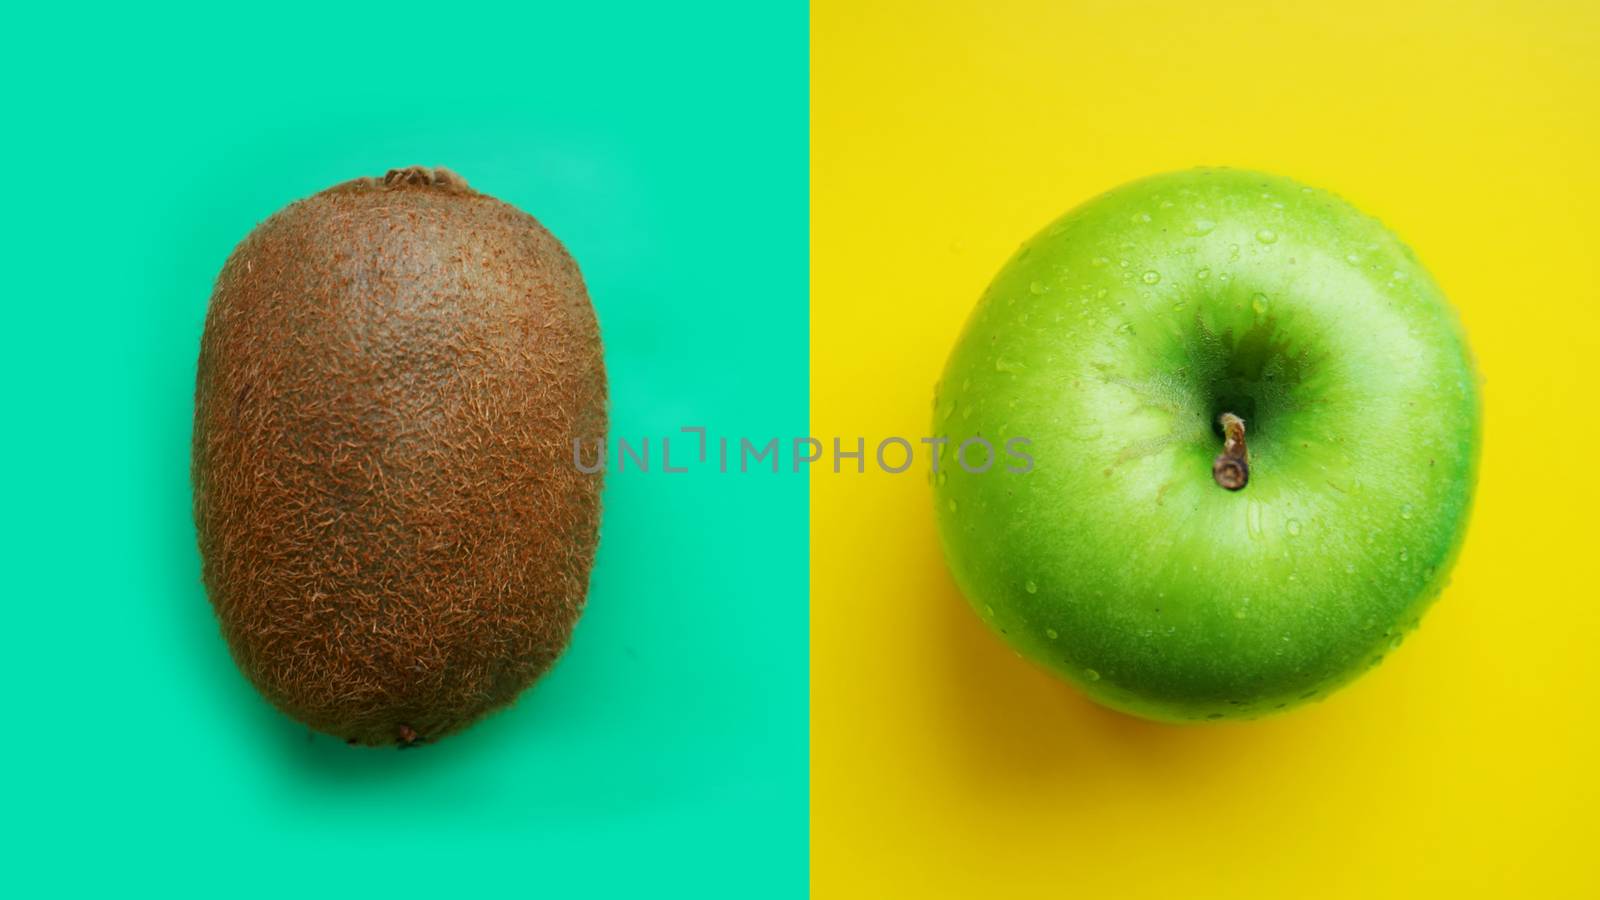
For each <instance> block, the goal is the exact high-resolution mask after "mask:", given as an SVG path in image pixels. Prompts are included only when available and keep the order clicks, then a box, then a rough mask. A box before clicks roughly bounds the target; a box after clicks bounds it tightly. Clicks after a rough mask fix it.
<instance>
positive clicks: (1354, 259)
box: [1344, 253, 1361, 266]
mask: <svg viewBox="0 0 1600 900" xmlns="http://www.w3.org/2000/svg"><path fill="white" fill-rule="evenodd" d="M1344 261H1345V262H1347V263H1349V264H1350V265H1352V266H1355V265H1360V264H1361V257H1359V256H1357V255H1355V254H1354V253H1346V254H1345V255H1344Z"/></svg>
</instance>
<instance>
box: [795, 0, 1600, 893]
mask: <svg viewBox="0 0 1600 900" xmlns="http://www.w3.org/2000/svg"><path fill="white" fill-rule="evenodd" d="M1597 10H1600V7H1597V6H1596V5H1595V4H1593V3H1578V2H1568V3H1543V4H1539V3H1534V4H1522V3H1511V2H1506V3H1496V4H1490V3H1459V2H1450V3H1445V2H1432V3H1414V2H1407V0H1382V2H1370V0H1361V2H1340V3H1327V4H1323V3H1287V2H1281V0H1280V2H1271V3H1244V4H1240V3H1231V4H1230V3H1194V2H1144V3H1115V2H1104V3H1085V2H1066V3H1051V2H1034V3H1013V4H1005V3H983V4H976V3H975V4H969V5H967V6H966V7H965V8H958V6H957V5H956V4H948V3H935V2H927V0H921V2H894V3H887V2H860V0H818V2H817V3H816V4H815V5H814V9H813V14H812V27H813V51H812V54H813V59H812V62H813V74H812V82H813V83H812V125H813V134H812V153H813V157H812V158H813V162H812V200H813V218H812V248H813V262H812V276H813V279H812V291H813V299H812V319H811V326H812V360H811V363H812V409H811V415H812V432H813V433H814V434H816V435H819V436H822V437H824V438H825V439H826V438H830V437H832V436H834V435H842V436H845V437H847V438H852V439H853V437H854V436H856V435H862V436H865V437H867V438H868V440H869V442H872V441H875V440H876V439H877V438H881V437H883V436H887V435H905V436H917V435H922V434H925V433H927V429H928V427H929V418H930V415H929V410H930V400H931V392H932V388H933V384H934V381H935V380H936V379H937V377H938V373H939V370H940V368H941V367H942V365H943V362H944V359H945V354H946V353H947V352H948V350H949V349H950V347H951V345H952V343H953V342H954V340H955V337H956V335H957V333H958V331H959V330H960V327H961V324H962V322H963V321H964V319H965V317H966V315H967V313H968V312H969V310H970V309H971V308H972V306H973V304H974V302H975V301H976V300H977V298H978V295H979V293H980V292H981V291H982V290H983V288H984V286H985V284H986V283H987V282H988V280H989V278H990V277H991V276H992V275H993V274H994V273H995V272H996V271H997V270H998V269H999V267H1000V265H1001V263H1002V262H1003V261H1004V260H1005V258H1006V257H1007V256H1008V255H1009V254H1010V253H1011V252H1012V251H1013V250H1014V249H1015V247H1016V245H1017V244H1018V243H1019V242H1020V241H1021V240H1023V239H1024V238H1025V237H1027V236H1029V235H1030V234H1031V233H1032V232H1034V231H1035V230H1036V229H1038V228H1039V227H1041V226H1042V225H1044V224H1045V223H1047V222H1048V221H1049V220H1050V219H1051V218H1053V217H1054V216H1056V215H1057V214H1059V213H1061V212H1063V211H1065V210H1066V209H1068V208H1070V207H1072V206H1075V205H1077V204H1078V203H1080V202H1081V201H1083V200H1085V199H1087V198H1089V197H1091V196H1093V195H1094V194H1097V193H1099V192H1100V191H1102V190H1105V189H1107V188H1109V187H1112V186H1114V185H1116V184H1119V183H1121V182H1124V181H1127V180H1129V179H1132V178H1135V177H1138V176H1142V175H1146V174H1150V173H1154V172H1159V171H1163V170H1170V169H1176V168H1185V167H1189V166H1193V165H1198V164H1223V165H1233V166H1241V167H1250V168H1260V169H1265V170H1269V171H1274V172H1279V173H1282V174H1285V175H1289V176H1292V177H1295V178H1299V179H1301V180H1303V181H1306V182H1308V183H1311V184H1315V185H1319V186H1323V187H1327V188H1330V189H1332V190H1334V191H1336V192H1338V193H1340V194H1342V195H1343V196H1345V197H1346V198H1347V199H1349V200H1351V201H1352V202H1354V203H1355V204H1356V205H1357V206H1359V207H1361V208H1363V209H1365V210H1367V211H1369V212H1371V213H1373V214H1375V215H1377V216H1379V217H1380V218H1382V219H1383V220H1384V221H1385V222H1387V223H1388V224H1389V225H1390V227H1392V228H1394V229H1395V230H1396V231H1397V232H1398V233H1399V234H1400V235H1401V236H1402V237H1403V238H1404V239H1405V240H1406V241H1408V242H1409V243H1410V244H1411V245H1412V246H1413V247H1414V248H1415V249H1416V251H1417V253H1418V254H1419V256H1420V257H1421V259H1422V260H1423V262H1424V263H1425V264H1426V265H1427V266H1428V267H1429V268H1430V269H1431V271H1432V272H1433V273H1434V275H1435V276H1436V277H1437V278H1438V280H1439V282H1440V283H1441V284H1442V285H1443V286H1444V288H1445V290H1446V291H1447V293H1448V294H1449V295H1450V296H1451V298H1452V299H1453V300H1454V302H1455V303H1456V304H1457V305H1458V306H1459V307H1460V310H1461V313H1462V316H1463V318H1464V320H1465V322H1466V325H1467V328H1468V331H1469V334H1470V336H1471V339H1472V343H1473V347H1474V350H1475V352H1476V354H1477V357H1478V361H1479V364H1480V366H1481V368H1482V371H1483V373H1484V376H1485V379H1486V383H1485V397H1486V408H1485V416H1486V446H1485V450H1484V458H1483V469H1482V478H1481V482H1480V487H1479V497H1478V502H1477V506H1476V510H1475V513H1474V517H1473V522H1472V526H1471V531H1470V534H1469V537H1468V540H1467V546H1466V550H1465V552H1464V554H1463V557H1462V560H1461V562H1460V564H1459V566H1458V568H1457V569H1456V575H1455V580H1454V584H1453V585H1452V586H1451V587H1450V588H1449V589H1448V590H1447V591H1446V592H1445V594H1444V596H1443V598H1442V599H1441V600H1440V601H1439V603H1438V605H1437V606H1435V607H1434V609H1433V611H1432V612H1430V613H1429V615H1428V616H1427V618H1426V619H1425V620H1424V624H1423V627H1422V629H1421V631H1420V632H1419V633H1418V634H1417V635H1416V636H1414V637H1413V638H1412V639H1411V640H1408V641H1407V642H1406V644H1405V646H1404V648H1403V649H1402V650H1401V651H1399V652H1398V653H1396V654H1393V655H1391V657H1390V660H1389V661H1388V662H1386V663H1385V664H1384V665H1383V666H1381V667H1380V668H1379V669H1377V670H1375V671H1374V672H1372V673H1370V674H1368V675H1367V676H1366V677H1365V678H1363V679H1362V680H1361V681H1359V682H1357V683H1356V684H1355V685H1354V686H1352V687H1350V688H1348V689H1346V690H1344V691H1343V692H1341V693H1338V694H1336V695H1335V696H1334V697H1333V698H1332V699H1330V700H1328V701H1327V702H1325V703H1322V704H1319V705H1316V706H1313V707H1310V708H1306V709H1303V710H1301V711H1298V712H1296V713H1293V714H1291V715H1288V716H1285V717H1282V718H1278V719H1271V720H1265V721H1260V722H1255V723H1246V724H1239V725H1227V726H1216V727H1196V728H1181V727H1170V726H1161V725H1154V724H1148V723H1144V722H1141V721H1137V720H1134V719H1130V718H1127V717H1124V716H1121V715H1118V714H1115V713H1111V712H1107V711H1103V710H1101V709H1099V708H1097V707H1095V706H1092V705H1090V704H1089V703H1088V702H1087V701H1085V700H1083V699H1081V698H1080V697H1079V696H1078V695H1077V694H1075V693H1074V692H1073V691H1072V690H1071V689H1070V688H1068V687H1066V686H1065V685H1063V684H1061V683H1058V682H1056V681H1054V680H1052V679H1051V678H1050V677H1048V676H1047V675H1045V674H1043V673H1042V672H1040V671H1036V670H1034V669H1033V668H1031V667H1030V666H1029V665H1028V664H1026V663H1024V662H1023V661H1021V660H1020V659H1018V658H1016V657H1015V656H1014V655H1013V654H1012V653H1011V651H1010V650H1008V649H1007V648H1006V647H1004V646H1003V645H1002V644H1001V643H1000V642H999V641H998V640H997V639H995V638H994V637H992V636H991V635H990V634H989V633H987V631H986V630H985V628H984V626H983V625H982V623H980V622H979V620H978V619H977V617H975V616H974V615H973V614H972V613H970V612H969V611H968V609H967V607H966V606H965V604H964V603H963V601H962V600H961V599H960V597H959V596H958V595H957V593H956V590H955V588H954V586H953V584H952V583H951V580H950V577H949V575H948V574H947V572H946V570H945V567H944V564H943V561H942V559H941V556H940V552H939V550H938V547H937V543H936V539H935V535H934V530H933V520H932V512H931V504H930V500H929V489H928V486H927V483H926V481H925V479H924V478H923V477H922V476H921V475H919V474H910V473H908V474H905V475H898V476H892V475H885V474H881V473H880V474H868V475H864V476H858V475H852V474H844V475H831V474H828V473H827V472H826V471H825V467H824V466H820V465H819V466H816V467H814V468H815V469H817V471H816V472H815V473H814V474H813V476H812V487H811V500H812V524H811V546H812V571H811V576H812V594H813V597H812V603H813V611H812V639H813V651H812V653H813V659H812V671H813V674H812V713H813V730H812V745H813V746H812V751H813V778H812V794H813V797H812V799H813V804H814V805H813V824H812V832H813V834H812V838H813V863H812V869H813V873H812V874H813V887H814V892H815V894H816V895H817V896H818V897H828V898H832V897H849V896H864V897H866V896H872V897H877V896H883V895H885V893H889V894H894V895H901V894H908V895H912V896H917V895H920V896H965V897H990V896H1023V895H1033V896H1051V897H1117V898H1139V897H1230V898H1231V897H1240V898H1243V897H1284V898H1308V897H1309V898H1316V897H1389V896H1395V897H1399V896H1407V897H1415V896H1439V897H1510V896H1519V897H1520V896H1528V897H1537V898H1546V897H1573V896H1586V897H1591V898H1592V897H1596V896H1600V861H1597V860H1600V854H1597V850H1596V847H1595V842H1596V838H1597V833H1596V828H1595V821H1596V817H1597V815H1600V813H1597V807H1600V776H1597V774H1596V768H1597V766H1600V591H1597V590H1596V588H1595V586H1594V576H1593V570H1594V564H1595V560H1596V557H1597V555H1600V548H1597V546H1596V543H1597V541H1596V539H1597V537H1600V516H1597V512H1600V487H1597V484H1600V480H1597V477H1596V474H1595V473H1596V471H1597V470H1600V469H1597V467H1600V425H1597V422H1600V403H1597V402H1596V396H1595V392H1594V388H1595V378H1594V376H1593V374H1592V370H1590V369H1589V368H1587V367H1588V366H1593V365H1595V364H1597V363H1600V289H1597V285H1600V175H1597V170H1600V124H1597V121H1600V11H1597ZM869 446H870V443H869Z"/></svg>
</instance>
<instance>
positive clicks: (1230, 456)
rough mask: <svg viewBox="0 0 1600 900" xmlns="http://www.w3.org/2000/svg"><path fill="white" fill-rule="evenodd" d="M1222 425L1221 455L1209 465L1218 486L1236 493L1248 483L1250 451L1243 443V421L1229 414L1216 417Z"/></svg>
mask: <svg viewBox="0 0 1600 900" xmlns="http://www.w3.org/2000/svg"><path fill="white" fill-rule="evenodd" d="M1217 422H1218V423H1219V424H1221V425H1222V453H1220V454H1218V456H1217V458H1216V459H1215V460H1214V461H1213V462H1212V463H1211V477H1212V478H1214V479H1216V482H1217V484H1218V485H1219V486H1221V487H1224V488H1227V489H1228V490H1230V491H1237V490H1239V489H1241V488H1243V487H1244V486H1245V485H1247V484H1249V483H1250V449H1249V448H1248V447H1247V446H1245V442H1244V420H1243V419H1241V418H1239V417H1238V416H1236V415H1234V414H1233V413H1231V412H1225V413H1223V414H1222V415H1220V416H1218V417H1217Z"/></svg>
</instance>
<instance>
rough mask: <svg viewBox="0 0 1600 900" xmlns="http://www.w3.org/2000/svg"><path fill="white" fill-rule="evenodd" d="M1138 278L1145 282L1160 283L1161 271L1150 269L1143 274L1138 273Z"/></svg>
mask: <svg viewBox="0 0 1600 900" xmlns="http://www.w3.org/2000/svg"><path fill="white" fill-rule="evenodd" d="M1139 280H1140V281H1143V282H1144V283H1145V284H1160V283H1161V273H1160V272H1157V271H1155V270H1154V269H1151V270H1150V271H1148V272H1146V273H1144V274H1143V275H1140V276H1139Z"/></svg>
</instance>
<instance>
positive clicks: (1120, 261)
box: [1117, 259, 1133, 269]
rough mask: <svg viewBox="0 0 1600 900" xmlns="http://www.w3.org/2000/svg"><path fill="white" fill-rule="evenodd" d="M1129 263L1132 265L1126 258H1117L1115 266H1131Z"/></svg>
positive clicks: (1124, 267)
mask: <svg viewBox="0 0 1600 900" xmlns="http://www.w3.org/2000/svg"><path fill="white" fill-rule="evenodd" d="M1131 265H1133V263H1131V262H1128V261H1127V260H1125V259H1119V260H1117V266H1118V267H1120V268H1123V269H1126V268H1127V267H1129V266H1131Z"/></svg>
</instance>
